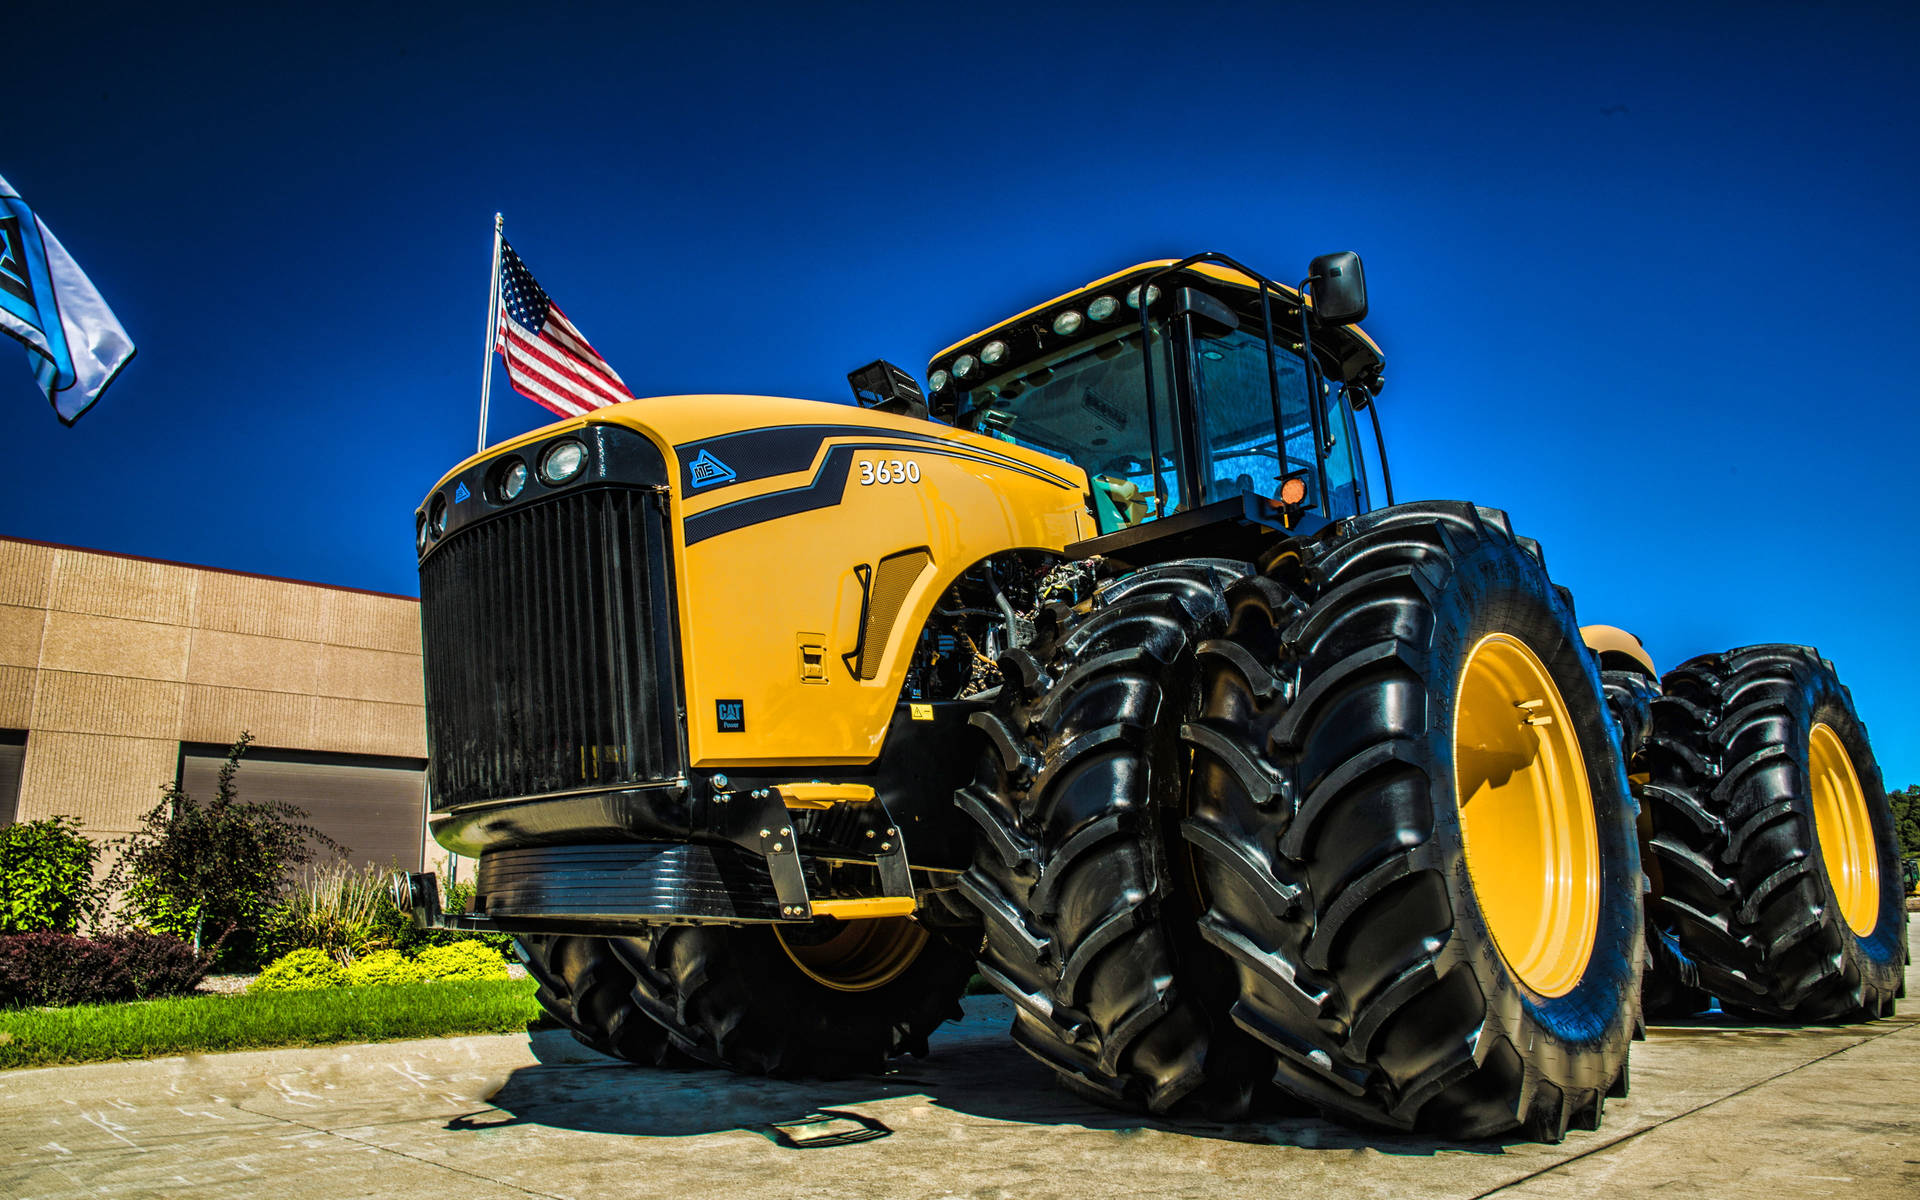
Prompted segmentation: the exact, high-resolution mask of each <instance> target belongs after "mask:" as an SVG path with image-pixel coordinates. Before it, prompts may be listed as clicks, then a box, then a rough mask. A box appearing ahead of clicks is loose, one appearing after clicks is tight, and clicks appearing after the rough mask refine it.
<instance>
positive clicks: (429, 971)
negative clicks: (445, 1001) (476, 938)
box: [417, 942, 507, 979]
mask: <svg viewBox="0 0 1920 1200" xmlns="http://www.w3.org/2000/svg"><path fill="white" fill-rule="evenodd" d="M417 961H418V962H419V964H420V970H421V971H422V972H423V973H424V974H425V976H426V977H427V978H428V979H505V978H506V977H507V963H506V960H505V959H503V958H501V957H500V955H499V953H498V952H497V951H495V950H494V949H493V948H492V947H490V946H485V945H482V944H481V943H479V942H452V943H449V944H448V945H445V946H428V947H427V948H426V949H425V950H422V951H421V952H420V957H419V959H418V960H417Z"/></svg>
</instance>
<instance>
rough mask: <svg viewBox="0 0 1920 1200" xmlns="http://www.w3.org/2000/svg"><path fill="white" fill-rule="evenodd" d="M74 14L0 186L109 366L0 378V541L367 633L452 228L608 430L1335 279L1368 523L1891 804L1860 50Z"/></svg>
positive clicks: (1356, 33)
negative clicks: (587, 389) (1320, 262)
mask: <svg viewBox="0 0 1920 1200" xmlns="http://www.w3.org/2000/svg"><path fill="white" fill-rule="evenodd" d="M125 7H126V8H127V9H128V15H126V16H124V17H118V18H114V17H110V16H109V14H110V13H111V11H112V8H113V6H84V5H75V6H67V7H66V8H65V9H59V10H56V9H55V8H54V7H52V6H41V7H39V8H38V9H37V10H36V12H35V14H34V16H33V18H32V20H31V22H30V27H31V30H32V34H33V36H32V37H31V38H30V39H28V40H27V41H25V42H22V43H21V44H20V45H19V46H16V50H17V51H18V52H17V53H16V54H15V55H14V56H13V57H12V58H11V60H10V65H9V67H8V69H7V71H6V72H5V73H4V74H0V100H4V103H5V109H4V111H5V112H6V113H7V114H8V136H7V137H6V139H5V140H4V142H0V175H4V176H5V177H6V178H7V179H8V180H9V181H10V182H11V183H13V185H14V186H15V187H16V188H17V189H19V191H20V192H21V193H22V195H24V196H25V197H26V199H27V200H28V202H29V203H31V204H33V205H34V206H35V207H36V208H37V209H38V211H39V212H40V213H41V215H42V216H43V217H44V218H45V219H46V221H47V222H48V224H50V225H51V226H52V227H53V229H54V230H55V231H56V232H57V233H58V234H59V235H60V237H61V238H62V240H63V241H64V242H65V243H66V245H67V247H68V249H69V250H71V251H72V252H73V253H74V255H75V256H76V257H77V258H78V259H79V261H80V262H81V265H82V266H83V267H85V268H86V269H87V271H88V272H89V273H90V274H91V275H92V277H93V279H94V281H95V283H96V284H98V285H99V287H100V289H101V291H102V292H103V293H104V294H105V295H106V297H107V298H108V300H109V302H110V303H112V304H113V306H114V308H115V309H116V311H117V312H118V313H119V315H120V317H121V319H122V321H123V322H124V324H125V325H126V327H127V329H128V331H129V332H130V333H131V334H132V335H133V337H134V339H135V340H136V341H137V342H138V344H139V346H140V355H139V358H138V360H137V361H136V362H135V363H134V364H133V365H132V366H131V367H130V368H129V369H128V371H127V372H126V374H125V375H124V376H123V377H122V379H121V380H120V382H118V383H117V384H116V385H115V386H114V388H113V389H112V390H111V391H110V392H109V393H108V395H107V397H106V398H105V399H104V400H103V401H102V402H101V403H100V404H99V405H98V406H97V407H96V408H95V409H94V411H93V412H91V413H89V414H88V415H87V416H86V417H84V418H83V419H82V420H81V422H80V423H79V425H78V426H77V427H76V428H74V429H71V430H68V429H63V428H61V427H60V425H59V424H58V423H57V422H56V421H55V419H54V417H53V415H52V413H51V411H50V410H49V408H48V406H47V405H46V403H45V401H44V399H43V398H42V397H41V396H40V395H39V393H38V391H37V389H36V388H35V386H34V383H33V380H32V376H31V374H30V373H29V371H28V369H27V366H26V364H25V362H19V363H17V364H15V365H14V366H13V367H12V368H7V367H6V362H7V355H8V353H9V352H7V351H6V350H5V348H4V347H0V435H3V436H4V437H5V440H6V444H7V445H8V447H9V450H10V453H9V455H8V456H7V457H8V461H9V467H8V469H7V470H6V471H4V472H0V533H5V534H11V535H16V536H23V537H31V538H39V539H44V540H48V541H56V542H66V543H73V544H77V545H82V546H91V547H99V548H103V549H109V550H118V551H123V552H127V553H133V554H143V555H151V556H156V557H161V558H172V559H180V560H185V561H189V562H197V563H207V564H213V565H218V566H225V567H232V568H237V569H241V570H248V571H258V572H263V573H268V574H276V575H287V576H293V577H296V578H302V579H312V580H320V581H324V582H329V583H339V584H348V585H352V586H357V587H364V588H373V589H377V590H382V591H393V592H405V593H409V594H411V593H414V592H415V590H416V588H415V583H414V575H413V555H412V549H411V520H412V513H413V507H414V505H415V503H416V502H417V501H418V499H419V496H420V494H421V492H422V491H423V490H424V489H425V488H426V486H427V485H428V484H430V483H431V482H432V481H433V480H434V479H435V478H436V477H437V476H438V475H439V474H440V473H441V471H442V470H443V469H445V468H446V467H448V466H450V465H451V464H452V463H453V462H454V461H456V460H457V459H458V458H459V457H461V456H462V455H464V454H466V453H467V452H469V451H470V450H471V449H472V446H473V440H474V427H475V415H476V406H477V396H478V387H479V370H480V354H481V340H482V325H483V321H484V307H485V301H486V273H487V250H488V242H489V232H490V227H491V221H492V215H493V213H494V211H495V210H496V209H500V210H504V211H505V213H506V215H507V233H508V237H509V238H510V239H511V240H512V241H513V242H514V244H515V246H516V247H517V248H518V249H519V250H520V252H521V253H522V255H523V256H524V257H525V258H526V260H527V262H528V264H529V266H531V267H532V269H533V270H534V272H535V273H536V275H537V276H538V277H539V279H540V281H541V282H542V283H543V284H544V285H545V286H546V287H547V288H548V290H549V291H551V292H552V293H553V294H554V296H555V297H556V299H557V300H558V301H559V303H560V304H561V305H562V306H563V307H565V308H566V310H567V311H568V313H569V315H571V316H572V317H573V318H574V319H575V320H576V321H577V322H578V323H579V324H580V326H581V327H582V328H583V329H585V331H586V332H587V334H588V335H589V336H590V337H592V338H593V339H594V341H595V342H596V344H597V345H598V346H599V347H600V349H601V350H602V352H603V353H605V354H606V356H607V357H608V358H609V359H610V360H611V361H612V362H613V364H614V365H615V367H616V368H617V369H618V370H619V371H620V372H621V373H622V374H623V375H624V376H625V378H626V379H627V381H628V383H629V384H630V385H632V386H633V388H634V390H635V391H636V392H638V393H640V394H643V395H645V394H667V393H679V392H725V391H744V392H768V393H776V394H785V395H796V396H813V397H819V398H824V399H840V398H842V397H843V396H844V395H845V394H846V385H845V381H844V377H845V373H846V372H847V371H848V370H849V369H851V368H853V367H855V366H858V365H860V364H861V363H863V362H866V361H868V360H870V359H872V358H875V357H880V356H884V357H887V358H891V359H893V360H894V361H896V362H899V363H902V364H904V365H908V366H910V367H912V368H913V369H914V370H916V371H918V370H920V369H923V368H924V365H925V362H926V359H927V357H928V356H929V355H930V354H931V353H932V352H934V351H936V350H938V349H939V348H941V347H943V346H945V345H946V344H948V343H949V342H952V341H954V340H957V339H958V338H960V337H962V336H965V335H966V334H968V333H971V332H972V331H974V330H975V329H977V328H979V327H981V326H984V325H986V324H988V323H989V322H990V321H992V320H993V319H994V318H995V317H996V316H997V315H1003V314H1005V313H1007V312H1010V311H1012V310H1015V309H1018V308H1023V307H1025V306H1026V305H1028V304H1030V303H1033V302H1035V301H1037V300H1040V299H1044V298H1046V297H1048V296H1051V295H1053V294H1055V293H1057V292H1060V291H1063V290H1065V289H1067V288H1069V287H1072V286H1074V285H1077V284H1079V283H1081V282H1083V281H1085V280H1087V279H1090V278H1093V277H1094V276H1096V275H1100V274H1104V273H1106V272H1108V271H1110V270H1113V269H1116V268H1118V267H1120V266H1122V265H1126V264H1129V263H1131V262H1134V261H1136V260H1139V259H1141V258H1144V257H1150V256H1155V255H1170V254H1181V253H1186V252H1189V251H1192V250H1196V249H1202V248H1213V249H1222V250H1226V251H1228V252H1229V253H1232V254H1234V255H1236V256H1238V257H1240V258H1243V259H1246V260H1248V261H1250V262H1252V263H1254V264H1255V265H1258V266H1262V267H1264V268H1265V269H1266V270H1267V271H1268V272H1269V273H1270V274H1274V275H1277V276H1280V277H1283V278H1296V277H1298V275H1299V274H1301V273H1302V270H1303V268H1304V265H1305V263H1306V261H1307V259H1308V258H1309V257H1311V256H1312V255H1314V254H1317V253H1321V252H1323V251H1327V250H1333V249H1355V250H1358V251H1360V252H1361V253H1362V255H1364V257H1365V259H1366V264H1367V277H1368V281H1369V284H1370V285H1371V292H1372V299H1373V312H1374V316H1373V317H1372V319H1371V320H1370V321H1369V322H1368V324H1367V327H1368V329H1369V330H1370V331H1371V332H1372V333H1373V334H1374V335H1375V336H1376V337H1377V338H1378V339H1379V340H1380V342H1381V343H1382V344H1383V345H1384V347H1385V348H1386V351H1387V356H1388V363H1389V369H1388V387H1387V390H1386V393H1385V395H1384V397H1383V399H1382V412H1383V414H1384V416H1385V419H1386V422H1387V428H1388V436H1389V438H1390V448H1391V450H1392V452H1393V456H1394V465H1395V476H1396V478H1395V482H1396V484H1397V485H1398V488H1399V492H1400V495H1401V497H1402V498H1414V497H1458V498H1466V499H1472V500H1476V501H1479V502H1481V503H1486V504H1493V505H1498V506H1501V507H1504V508H1507V509H1508V510H1510V511H1511V512H1512V513H1513V516H1514V521H1515V524H1516V525H1517V526H1518V527H1519V529H1520V530H1521V531H1522V532H1525V533H1529V534H1532V535H1534V536H1536V537H1538V538H1539V539H1540V540H1541V541H1542V542H1544V543H1545V545H1546V547H1547V550H1548V561H1549V563H1550V565H1551V567H1552V568H1553V571H1554V573H1555V575H1556V576H1557V578H1558V579H1559V580H1560V581H1561V582H1563V583H1565V584H1567V585H1568V586H1570V587H1571V588H1572V589H1573V590H1574V591H1575V593H1576V594H1577V596H1578V599H1579V608H1580V614H1581V617H1582V619H1583V620H1587V621H1595V620H1606V621H1610V622H1613V623H1617V624H1621V625H1624V626H1626V627H1628V628H1630V629H1632V630H1634V631H1636V632H1637V633H1639V634H1640V635H1641V636H1642V637H1643V638H1644V639H1645V640H1646V641H1647V643H1648V645H1649V647H1650V648H1651V649H1652V651H1653V653H1654V655H1655V656H1656V658H1657V659H1658V660H1659V661H1660V662H1661V663H1662V665H1666V664H1671V663H1674V662H1678V661H1679V660H1680V659H1682V658H1684V657H1687V656H1689V655H1691V654H1694V653H1697V652H1700V651H1703V650H1709V649H1721V648H1725V647H1727V646H1730V645H1735V644H1742V643H1746V642H1752V641H1770V640H1787V641H1801V642H1809V643H1813V644H1815V645H1818V646H1819V647H1820V648H1821V649H1822V650H1823V651H1825V652H1826V653H1827V654H1828V656H1829V657H1831V658H1832V659H1834V660H1835V661H1836V663H1837V664H1838V665H1839V667H1840V669H1841V672H1842V676H1843V678H1845V679H1847V680H1848V681H1849V682H1850V683H1851V684H1852V686H1853V689H1854V694H1855V697H1856V700H1857V701H1858V703H1859V706H1860V709H1861V712H1862V714H1863V715H1864V716H1865V718H1866V720H1867V721H1868V722H1869V723H1870V725H1871V727H1872V729H1873V731H1874V734H1875V742H1876V745H1877V747H1878V750H1879V754H1880V757H1881V760H1882V763H1883V765H1884V766H1885V767H1886V774H1887V782H1888V783H1889V784H1890V785H1892V786H1896V787H1897V786H1903V785H1905V784H1907V783H1911V782H1916V781H1920V687H1916V686H1915V680H1914V671H1915V667H1916V660H1917V659H1920V653H1917V652H1920V621H1917V620H1916V619H1915V597H1916V595H1920V565H1916V561H1915V560H1916V554H1915V551H1916V549H1917V548H1920V538H1917V537H1916V535H1915V533H1914V532H1913V524H1912V522H1913V514H1912V508H1913V506H1912V504H1911V503H1910V497H1911V496H1912V494H1913V484H1914V479H1913V476H1914V472H1915V462H1914V453H1913V444H1914V441H1915V437H1914V435H1915V424H1916V419H1915V417H1914V415H1913V413H1914V408H1915V403H1916V399H1917V398H1920V397H1916V388H1915V385H1914V384H1913V382H1912V380H1913V377H1914V369H1915V364H1914V362H1913V358H1914V354H1913V351H1912V346H1913V341H1914V339H1913V331H1914V330H1915V329H1916V328H1917V327H1920V302H1917V301H1916V299H1915V295H1916V289H1915V286H1914V279H1915V276H1916V273H1917V272H1920V237H1916V234H1915V223H1914V216H1915V212H1916V208H1915V205H1916V201H1915V199H1914V197H1915V195H1916V194H1920V179H1917V178H1916V175H1917V174H1920V170H1917V169H1916V166H1915V157H1916V156H1915V143H1914V140H1913V139H1914V137H1915V133H1914V131H1915V129H1916V128H1920V112H1917V111H1916V109H1917V108H1920V105H1916V98H1917V96H1920V85H1916V82H1915V73H1914V71H1913V67H1912V63H1913V62H1914V60H1915V56H1916V52H1920V36H1917V35H1920V21H1917V20H1916V18H1915V16H1914V15H1913V13H1912V10H1911V9H1909V10H1907V11H1906V12H1905V13H1899V12H1896V11H1895V8H1894V6H1890V5H1888V6H1881V7H1878V8H1867V7H1851V6H1836V7H1826V8H1821V9H1817V10H1816V9H1812V8H1809V7H1807V6H1797V5H1791V6H1790V5H1780V4H1741V5H1732V6H1727V7H1725V8H1720V9H1715V8H1710V7H1708V6H1698V5H1686V4H1664V5H1659V6H1655V7H1651V8H1647V9H1642V10H1637V11H1635V10H1630V9H1627V8H1622V7H1618V6H1606V8H1605V10H1604V12H1601V13H1598V14H1597V15H1579V16H1561V15H1557V14H1555V13H1552V12H1550V11H1548V10H1550V9H1552V8H1554V7H1555V6H1543V5H1538V4H1525V5H1516V6H1512V7H1510V8H1496V7H1483V8H1479V9H1473V10H1468V9H1453V8H1449V7H1446V6H1433V5H1414V6H1398V5H1386V4H1366V3H1355V4H1346V5H1313V6H1304V7H1299V8H1293V7H1283V6H1277V5H1226V6H1208V5H1204V4H1194V5H1176V4H1165V3H1161V4H1155V5H1151V6H1142V7H1139V8H1128V7H1126V6H1123V5H1118V4H1109V5H1102V6H1088V7H1084V8H1082V7H1077V6H1076V7H1066V6H1048V7H1044V8H1041V7H1014V8H993V7H989V6H986V5H969V6H966V7H964V8H960V9H956V10H953V11H951V12H944V13H939V12H934V11H932V10H915V11H913V12H911V13H907V12H906V11H905V8H906V6H897V5H882V4H873V5H857V6H848V7H843V8H840V9H838V10H837V12H836V13H835V14H832V15H815V14H813V13H811V12H810V11H807V10H808V9H809V8H810V7H811V6H797V5H796V6H767V7H765V8H764V9H761V8H755V7H753V6H750V5H736V6H711V7H707V6H675V8H674V10H673V11H670V12H664V13H659V14H655V13H642V12H638V11H636V10H633V9H631V8H630V7H629V6H609V7H606V8H604V9H600V8H594V7H590V6H566V7H564V8H561V9H558V10H557V11H558V12H559V13H560V14H561V15H558V16H553V15H534V14H532V13H531V12H530V10H531V9H532V8H533V7H534V6H525V5H519V6H513V7H499V8H493V7H492V6H487V5H476V4H464V5H452V4H409V5H380V6H377V7H376V6H368V7H365V8H355V7H352V6H327V7H328V8H330V9H331V10H332V11H329V12H327V13H326V14H325V15H321V14H320V13H319V12H317V11H316V12H312V13H305V14H296V13H293V12H290V11H289V12H281V11H277V10H279V9H282V8H286V9H289V10H290V9H292V8H293V6H278V5H272V6H257V8H256V7H248V8H236V9H234V10H233V11H231V12H226V13H214V12H210V11H200V10H193V11H167V12H166V13H165V15H160V13H159V12H158V10H155V9H154V8H153V7H152V6H145V7H144V10H142V11H137V12H136V10H134V9H133V8H132V6H125ZM311 7H313V8H314V9H316V10H317V9H319V8H320V7H321V6H311ZM695 7H700V8H702V9H703V12H711V13H715V14H720V15H701V14H695V13H690V12H688V11H686V10H687V9H691V8H695ZM259 10H269V11H259ZM16 357H17V355H16ZM545 417H546V414H545V412H544V410H542V409H539V408H536V407H535V406H534V405H532V404H531V403H529V402H527V401H525V400H522V399H520V398H518V397H517V396H515V395H513V394H512V393H511V392H510V391H507V390H506V389H505V388H504V386H503V384H501V383H496V388H495V420H494V424H493V432H494V435H495V437H496V438H499V437H504V436H507V435H510V434H512V433H515V432H518V431H521V430H524V429H529V428H533V427H535V426H537V425H539V424H543V423H544V421H545Z"/></svg>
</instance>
